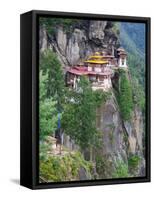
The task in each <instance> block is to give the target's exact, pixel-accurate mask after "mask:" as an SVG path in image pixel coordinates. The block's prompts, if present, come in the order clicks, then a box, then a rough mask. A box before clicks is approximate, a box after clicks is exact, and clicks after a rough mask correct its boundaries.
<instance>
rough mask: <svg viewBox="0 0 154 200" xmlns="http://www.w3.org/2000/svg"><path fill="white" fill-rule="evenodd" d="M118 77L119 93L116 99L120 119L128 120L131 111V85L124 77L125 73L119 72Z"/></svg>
mask: <svg viewBox="0 0 154 200" xmlns="http://www.w3.org/2000/svg"><path fill="white" fill-rule="evenodd" d="M120 76H121V77H120V92H119V97H118V100H119V105H120V111H121V115H122V118H123V119H124V120H129V119H130V118H131V114H132V109H133V100H132V88H131V83H130V81H129V79H128V77H127V76H126V72H120Z"/></svg>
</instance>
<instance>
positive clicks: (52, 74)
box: [40, 49, 65, 110]
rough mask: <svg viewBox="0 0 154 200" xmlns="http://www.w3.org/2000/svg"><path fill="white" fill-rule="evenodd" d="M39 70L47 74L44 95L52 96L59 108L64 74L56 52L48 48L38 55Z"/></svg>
mask: <svg viewBox="0 0 154 200" xmlns="http://www.w3.org/2000/svg"><path fill="white" fill-rule="evenodd" d="M40 70H42V72H43V74H48V79H47V80H46V89H47V93H46V97H47V98H51V97H52V98H53V99H54V100H56V101H57V105H56V107H57V109H58V110H61V109H62V101H63V96H64V86H65V84H64V75H63V72H62V68H61V64H60V62H59V60H58V59H57V56H56V54H55V53H54V52H52V51H51V50H49V49H48V50H46V51H44V52H43V53H41V55H40Z"/></svg>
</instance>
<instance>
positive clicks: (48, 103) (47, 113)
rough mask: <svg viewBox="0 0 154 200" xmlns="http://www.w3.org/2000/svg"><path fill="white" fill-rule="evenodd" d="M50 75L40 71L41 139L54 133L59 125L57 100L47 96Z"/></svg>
mask: <svg viewBox="0 0 154 200" xmlns="http://www.w3.org/2000/svg"><path fill="white" fill-rule="evenodd" d="M47 80H48V75H47V74H46V75H43V74H42V71H40V90H39V91H40V98H39V122H40V134H39V135H40V139H41V140H43V139H44V138H45V136H47V135H49V134H52V133H53V132H54V131H55V129H56V126H57V109H56V107H55V105H56V101H54V100H53V98H46V96H47V89H46V84H47Z"/></svg>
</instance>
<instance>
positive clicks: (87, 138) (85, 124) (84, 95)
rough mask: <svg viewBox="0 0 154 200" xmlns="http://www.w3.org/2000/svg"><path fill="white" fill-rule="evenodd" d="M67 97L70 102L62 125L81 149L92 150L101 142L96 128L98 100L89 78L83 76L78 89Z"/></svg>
mask: <svg viewBox="0 0 154 200" xmlns="http://www.w3.org/2000/svg"><path fill="white" fill-rule="evenodd" d="M67 97H68V98H67V99H68V102H67V104H66V105H65V109H64V113H63V116H62V127H63V129H64V131H65V133H66V134H68V135H70V136H71V138H72V139H74V140H75V142H76V143H77V144H78V145H79V146H80V148H81V150H85V149H90V150H92V149H93V148H94V147H96V145H97V144H98V143H99V141H98V140H99V132H98V131H97V129H96V107H97V105H98V102H96V96H95V93H94V92H93V91H92V88H91V85H90V83H89V81H88V79H87V78H85V77H82V78H81V79H80V82H79V85H78V90H77V91H73V90H71V91H69V92H68V95H67ZM91 155H92V153H91Z"/></svg>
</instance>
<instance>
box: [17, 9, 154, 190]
mask: <svg viewBox="0 0 154 200" xmlns="http://www.w3.org/2000/svg"><path fill="white" fill-rule="evenodd" d="M22 16H23V17H22ZM24 16H31V24H30V25H29V26H30V27H31V31H30V33H29V35H28V39H30V41H31V45H30V47H29V50H30V52H31V55H29V56H30V59H31V66H29V67H32V70H31V77H29V78H28V79H29V80H31V83H32V85H31V87H32V88H31V90H30V91H31V95H30V98H31V105H30V104H27V105H26V102H23V97H22V98H21V143H20V144H21V153H20V155H21V157H20V158H21V185H24V186H27V187H29V188H31V189H45V188H64V187H77V186H78V187H80V186H96V185H113V184H128V183H142V182H150V181H151V112H150V110H151V93H150V91H151V78H150V74H151V19H150V18H148V17H136V16H121V15H102V14H90V13H86V14H85V13H74V12H73V13H72V12H58V11H39V10H32V11H30V12H27V13H25V14H22V15H21V93H22V89H24V88H23V87H24V84H22V80H23V73H22V68H23V67H24V65H26V64H24V63H23V60H24V59H23V57H24V56H23V53H25V54H30V52H28V50H27V51H26V50H25V51H24V48H23V40H25V38H24V34H25V33H23V31H22V23H23V20H22V18H24ZM39 17H59V18H80V19H91V20H108V21H120V22H132V23H133V22H134V23H145V25H146V133H147V138H146V139H147V140H146V176H145V177H133V178H118V179H103V180H86V181H71V182H54V183H39V117H38V116H39V101H38V99H39ZM29 18H30V17H29ZM29 22H30V21H29ZM30 27H29V28H30ZM22 35H23V36H22ZM23 51H24V52H23ZM24 61H25V60H24ZM29 64H30V63H29ZM23 106H30V108H31V126H30V127H31V132H30V133H29V134H30V135H31V140H30V142H29V143H27V146H26V144H25V145H24V143H25V142H24V141H23V136H24V138H25V134H26V133H22V132H24V131H23V129H22V123H24V122H23V121H24V117H23V118H22V116H23V113H22V111H23V109H24V108H23ZM25 109H28V108H25ZM29 121H30V119H29ZM23 127H24V126H23ZM29 134H28V135H29ZM24 148H29V149H30V152H29V154H27V155H31V158H29V159H26V161H27V162H28V163H29V164H28V168H26V170H27V173H28V174H29V176H28V177H26V175H25V176H23V174H25V173H26V172H25V170H24V169H23V168H25V167H24V163H25V162H26V161H23V156H24V154H23V151H25V150H24ZM30 175H31V177H30Z"/></svg>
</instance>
